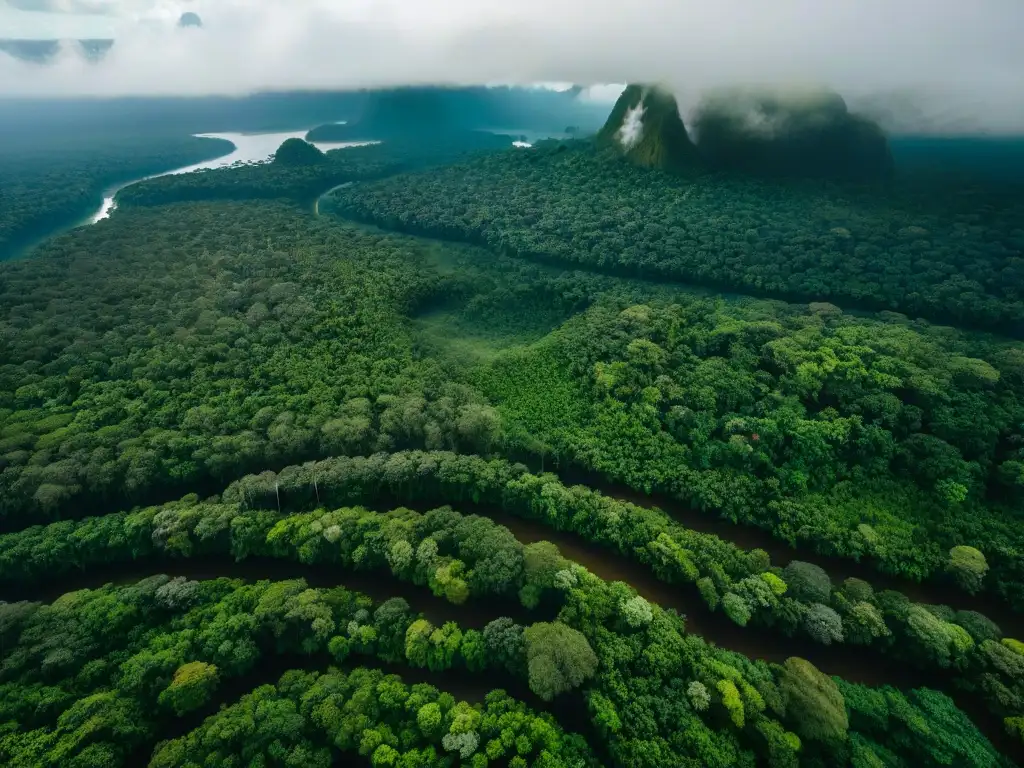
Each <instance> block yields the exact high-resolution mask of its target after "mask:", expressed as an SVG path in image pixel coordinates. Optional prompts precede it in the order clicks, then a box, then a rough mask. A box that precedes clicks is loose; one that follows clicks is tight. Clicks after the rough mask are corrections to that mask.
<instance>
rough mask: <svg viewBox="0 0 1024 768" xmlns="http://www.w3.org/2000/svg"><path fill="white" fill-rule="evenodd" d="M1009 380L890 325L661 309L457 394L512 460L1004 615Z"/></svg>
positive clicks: (1012, 526) (1013, 388) (1012, 424)
mask: <svg viewBox="0 0 1024 768" xmlns="http://www.w3.org/2000/svg"><path fill="white" fill-rule="evenodd" d="M1022 363H1024V357H1022V356H1021V350H1020V348H1019V345H1018V344H1016V343H1011V342H1003V341H998V340H995V339H987V338H982V337H977V336H972V335H961V334H957V333H953V332H945V331H938V330H933V329H930V328H927V327H917V326H915V325H913V324H910V323H907V322H906V321H903V320H900V319H898V318H893V319H891V320H888V321H880V320H876V319H863V318H857V317H852V316H848V315H844V314H842V313H840V312H839V311H838V310H837V309H836V308H835V307H833V306H831V305H812V306H811V307H810V309H799V308H796V307H792V306H787V305H779V304H775V303H766V302H750V303H741V302H738V303H735V304H726V303H723V302H714V301H709V300H699V299H695V298H689V299H687V298H686V297H684V296H677V297H676V301H674V302H673V303H671V304H668V303H661V302H656V303H655V302H652V303H648V304H636V305H631V304H630V303H629V302H623V301H605V302H601V303H600V304H598V305H597V306H595V307H593V308H592V309H590V310H589V311H587V312H585V313H583V314H581V315H579V316H577V317H575V318H573V319H572V320H571V321H569V322H568V323H566V324H565V325H564V326H563V327H562V328H560V329H559V330H558V331H557V332H556V333H554V334H552V335H551V337H549V338H548V339H546V340H545V341H543V342H542V343H540V344H538V345H535V346H534V347H533V348H531V349H530V350H529V351H527V352H523V351H515V352H514V353H509V354H507V355H504V356H500V357H498V358H497V359H495V360H494V361H493V362H492V363H490V364H489V365H488V366H487V367H486V368H485V369H484V370H483V371H482V372H481V373H480V374H479V376H478V377H477V382H478V383H479V385H480V388H481V389H482V390H483V391H484V393H486V394H488V395H489V396H490V397H491V398H492V399H493V400H494V401H496V402H497V403H498V405H499V410H500V412H501V414H502V416H503V417H504V420H505V424H504V429H505V430H506V431H507V432H508V433H509V434H510V435H513V436H520V435H521V436H522V437H521V438H520V441H521V442H522V443H523V444H524V445H527V446H531V445H532V446H536V445H543V446H546V450H547V451H549V452H555V453H557V454H560V455H562V456H568V457H571V458H572V459H574V460H575V461H577V462H580V463H583V464H585V465H586V466H588V467H590V468H593V469H596V470H598V471H599V472H601V473H602V474H604V475H606V476H609V477H612V478H615V479H617V480H621V481H624V482H626V483H628V484H629V485H631V486H633V487H635V488H640V489H643V490H646V491H651V490H658V491H661V492H663V493H667V494H670V495H673V496H675V497H676V498H679V499H682V500H685V501H686V502H688V503H690V504H691V505H693V506H694V507H697V508H700V509H703V510H708V511H717V512H718V513H719V514H721V515H723V516H724V517H726V518H728V519H730V520H733V521H739V522H744V523H753V524H756V525H758V526H761V527H763V528H767V529H770V530H772V531H773V532H774V533H775V534H776V535H777V536H778V537H780V538H783V539H786V540H788V541H790V542H793V543H799V544H800V545H803V546H811V547H813V548H815V549H817V550H818V551H821V552H824V553H828V554H838V555H843V556H847V557H853V558H856V559H862V558H864V559H871V560H872V561H874V562H876V563H877V564H878V565H879V566H880V567H881V568H883V569H885V570H887V571H890V572H893V573H900V574H903V575H906V576H909V577H911V578H915V579H921V578H925V577H928V576H931V575H932V574H939V573H942V572H944V571H946V570H950V571H951V573H952V576H953V577H955V580H956V581H957V582H958V583H959V584H961V585H962V586H965V587H968V588H969V589H970V590H972V591H973V590H977V589H978V588H979V587H981V586H984V587H986V588H989V589H992V590H994V591H996V592H999V593H1000V594H1002V595H1003V596H1004V597H1005V598H1006V599H1008V600H1010V601H1012V602H1014V603H1015V604H1018V605H1019V604H1020V603H1019V600H1020V596H1021V595H1024V571H1022V570H1021V566H1022V559H1021V552H1024V538H1022V535H1024V534H1022V529H1021V527H1020V526H1019V524H1018V523H1017V521H1018V520H1019V519H1020V515H1021V514H1022V511H1024V507H1022V506H1021V505H1022V502H1024V495H1022V494H1021V493H1020V490H1021V487H1022V486H1019V485H1018V484H1017V481H1016V478H1017V473H1016V467H1017V465H1018V464H1020V463H1021V457H1022V454H1021V453H1020V451H1021V447H1022V446H1024V436H1022V433H1021V432H1020V425H1021V424H1022V423H1024V421H1022V419H1024V387H1022V384H1024V380H1022V378H1021V374H1022V372H1024V368H1022V367H1021V364H1022ZM552 382H557V384H554V385H553V384H552ZM545 395H548V396H547V397H546V396H545ZM569 403H574V404H575V405H569ZM581 404H586V405H581ZM965 545H967V546H968V547H974V548H976V549H978V550H981V552H982V555H981V559H980V560H978V559H977V558H976V559H975V560H970V561H967V560H965V559H964V557H963V556H962V555H961V554H959V553H961V552H963V551H964V550H962V549H960V547H962V546H965ZM954 548H956V549H954ZM951 549H952V551H953V554H952V555H951V554H950V552H951Z"/></svg>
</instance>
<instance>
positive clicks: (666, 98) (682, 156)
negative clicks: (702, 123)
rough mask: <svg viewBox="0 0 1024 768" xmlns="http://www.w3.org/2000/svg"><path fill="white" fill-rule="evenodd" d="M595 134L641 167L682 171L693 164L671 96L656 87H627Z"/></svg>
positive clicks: (690, 147) (690, 144) (692, 153)
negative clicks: (602, 125)
mask: <svg viewBox="0 0 1024 768" xmlns="http://www.w3.org/2000/svg"><path fill="white" fill-rule="evenodd" d="M597 137H598V141H599V142H600V143H602V144H604V145H606V146H610V147H614V148H616V149H617V150H618V151H620V152H622V154H624V155H625V156H626V158H628V159H629V160H630V161H631V162H633V163H636V164H637V165H641V166H643V167H645V168H657V169H660V170H665V171H684V170H688V169H690V168H693V167H694V166H695V165H696V163H697V150H696V148H695V147H694V145H693V142H692V141H690V137H689V135H688V134H687V133H686V127H685V126H684V125H683V120H682V118H681V117H680V116H679V106H678V105H677V104H676V99H675V97H674V96H673V95H672V94H671V93H669V92H668V91H666V90H664V89H662V88H660V87H658V86H651V85H630V86H628V87H627V88H626V90H625V91H623V92H622V95H621V96H620V97H619V100H618V101H617V102H615V107H614V108H613V109H612V112H611V115H609V117H608V121H607V122H606V123H605V124H604V127H603V128H602V129H601V131H600V132H599V133H598V136H597Z"/></svg>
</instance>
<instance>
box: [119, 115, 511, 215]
mask: <svg viewBox="0 0 1024 768" xmlns="http://www.w3.org/2000/svg"><path fill="white" fill-rule="evenodd" d="M289 142H298V145H302V146H305V147H309V149H307V150H302V149H299V150H298V152H299V155H298V156H296V154H295V150H294V148H295V147H296V146H298V145H296V144H290V143H289ZM509 144H510V140H509V137H508V136H497V135H495V134H491V133H479V134H476V133H474V134H471V135H470V136H463V135H461V134H458V135H452V136H439V137H438V138H437V141H436V142H434V143H432V144H431V145H429V146H426V147H424V146H422V145H410V144H407V143H402V142H388V143H386V144H372V145H368V146H363V147H348V148H345V149H336V150H331V151H329V152H327V153H326V155H323V154H322V153H321V155H320V156H317V155H312V154H311V153H310V151H309V150H313V151H314V152H319V150H317V149H316V147H313V146H312V145H310V144H307V143H306V142H304V141H301V140H300V139H289V140H288V141H286V142H285V143H284V145H282V147H281V148H280V149H279V150H278V153H277V156H276V157H275V160H274V162H271V163H241V164H236V165H233V166H229V167H226V168H208V169H204V170H199V171H193V172H191V173H179V174H173V175H170V176H160V177H158V178H155V179H149V180H146V181H141V182H139V183H137V184H132V185H131V186H129V187H126V188H125V189H123V190H121V191H120V192H118V194H117V204H118V206H119V207H124V206H128V207H131V206H146V205H163V204H165V203H178V202H188V201H196V200H272V199H287V200H294V201H296V202H299V203H303V204H306V203H312V202H313V200H315V199H316V198H317V197H318V196H319V195H321V194H323V193H324V192H326V191H327V190H328V189H330V188H331V187H333V186H336V185H338V184H343V183H346V182H350V181H352V182H355V181H362V180H367V179H377V178H380V177H382V176H388V175H391V174H395V173H398V172H400V171H407V170H411V169H416V168H422V167H424V166H430V165H434V164H440V163H448V162H454V161H456V160H458V159H464V158H466V157H467V156H472V155H474V154H476V153H481V152H494V151H498V150H503V149H508V147H509ZM281 150H284V153H285V154H284V155H280V152H281Z"/></svg>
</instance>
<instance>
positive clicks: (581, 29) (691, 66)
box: [0, 0, 1024, 133]
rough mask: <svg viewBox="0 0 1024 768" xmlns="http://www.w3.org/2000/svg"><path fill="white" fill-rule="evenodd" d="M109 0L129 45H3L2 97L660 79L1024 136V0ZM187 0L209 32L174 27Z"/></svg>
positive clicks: (692, 97) (907, 122)
mask: <svg viewBox="0 0 1024 768" xmlns="http://www.w3.org/2000/svg"><path fill="white" fill-rule="evenodd" d="M47 2H48V3H49V4H58V5H67V6H69V7H70V6H74V5H76V4H85V5H104V3H103V2H102V0H47ZM19 3H20V4H21V5H23V6H24V5H26V4H32V0H19ZM43 4H47V3H46V2H44V0H35V3H34V5H36V6H38V5H43ZM109 4H110V5H116V6H117V8H116V9H115V10H113V11H111V12H112V13H114V15H115V16H116V17H117V18H116V20H115V22H116V23H115V27H116V30H117V33H116V34H117V43H116V45H115V46H114V47H113V49H112V50H111V51H110V53H109V54H108V55H107V56H106V57H105V58H104V59H103V60H102V61H101V62H99V63H93V64H89V63H87V62H85V61H83V60H81V59H79V58H77V57H76V56H75V55H74V54H73V53H71V51H70V49H69V50H68V51H66V52H65V53H64V55H62V56H60V57H59V58H58V59H57V60H56V61H55V62H53V63H52V64H51V65H48V66H38V65H35V66H33V65H29V64H26V63H24V62H19V61H16V60H14V59H12V58H10V57H5V56H3V55H0V95H8V96H14V95H17V96H64V95H96V96H115V95H137V94H167V95H171V94H175V95H177V94H240V93H246V92H251V91H254V90H260V89H291V88H349V87H373V86H386V85H395V84H419V83H453V84H477V83H489V82H524V83H525V82H536V81H570V82H577V83H582V84H587V85H589V84H598V83H621V82H625V81H645V82H651V81H654V82H662V83H664V84H666V85H668V86H670V87H671V88H672V89H673V90H674V91H675V92H676V94H677V96H678V97H679V100H680V103H681V104H682V105H683V109H684V112H685V111H687V110H688V109H691V108H692V106H693V105H694V104H695V103H696V101H697V100H698V99H699V98H700V94H701V93H702V92H704V91H705V90H707V89H709V88H714V87H717V86H723V85H735V84H768V85H780V84H781V85H787V86H793V85H801V84H806V85H819V84H820V85H827V86H830V87H832V88H835V89H836V90H838V91H839V92H840V93H842V94H843V96H844V97H845V98H846V99H847V102H848V103H849V104H850V105H851V107H852V108H854V109H861V110H868V111H870V112H871V113H872V114H874V115H878V116H880V117H882V118H883V120H884V122H885V123H886V124H887V125H889V126H896V127H899V128H901V129H904V130H928V131H936V132H972V131H993V132H1004V133H1009V132H1021V133H1024V78H1022V77H1021V73H1022V72H1024V46H1021V45H1020V42H1019V34H1020V30H1021V29H1024V2H1021V0H971V1H970V2H968V1H967V0H948V2H935V0H828V2H823V1H822V0H773V2H750V1H749V0H715V1H714V2H709V1H708V0H701V2H695V1H694V0H632V2H630V3H621V2H617V1H616V2H610V1H608V0H562V2H560V3H555V4H552V3H550V2H547V0H545V1H544V2H541V0H519V2H515V3H510V2H507V0H503V1H502V2H496V1H495V0H346V2H344V3H341V2H336V0H293V2H287V3H286V2H282V1H281V0H206V1H205V2H204V1H203V0H196V1H195V2H187V3H186V2H177V3H174V2H159V1H156V0H154V1H151V2H145V0H142V1H141V2H139V1H134V2H133V1H131V0H122V2H119V3H118V2H115V0H110V2H109ZM147 9H150V10H147ZM185 10H193V11H195V12H196V13H198V14H199V15H200V16H201V17H202V20H203V25H204V26H203V28H202V29H178V28H176V27H175V25H174V21H176V19H177V16H178V15H180V13H181V12H183V11H185Z"/></svg>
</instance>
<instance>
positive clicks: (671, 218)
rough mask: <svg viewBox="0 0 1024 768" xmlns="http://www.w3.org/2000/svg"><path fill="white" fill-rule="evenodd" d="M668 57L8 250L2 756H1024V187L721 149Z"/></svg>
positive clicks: (258, 170)
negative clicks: (683, 99) (536, 132)
mask: <svg viewBox="0 0 1024 768" xmlns="http://www.w3.org/2000/svg"><path fill="white" fill-rule="evenodd" d="M652 94H653V95H652ZM666 98H667V99H671V97H670V96H667V97H666V96H665V95H663V94H658V93H656V92H653V91H651V90H649V89H647V88H646V87H640V88H636V89H634V90H633V91H628V92H627V94H625V95H624V99H625V100H624V101H623V102H621V104H620V107H617V108H616V110H615V111H613V114H612V117H611V119H610V121H609V126H610V127H609V128H608V130H606V131H604V132H602V133H599V134H598V135H597V136H596V137H594V138H574V139H570V140H564V141H562V140H555V141H549V142H541V143H540V144H538V145H537V146H535V147H534V148H525V149H524V148H510V147H509V144H510V141H511V140H510V136H507V135H506V136H496V135H494V134H489V133H485V132H476V131H470V130H466V129H465V128H464V127H461V126H460V127H458V128H456V129H452V130H438V131H434V132H431V134H430V136H429V140H426V139H424V140H423V141H416V140H415V138H413V137H405V138H395V139H392V140H385V141H383V143H380V144H374V145H369V146H362V147H350V148H345V149H336V150H332V151H329V152H326V153H324V152H320V151H319V150H317V149H316V148H315V147H313V146H312V145H310V144H308V143H306V142H304V141H301V140H298V139H292V140H289V141H288V142H286V143H285V144H283V145H282V146H281V147H280V148H279V149H278V151H277V153H276V154H275V155H274V157H273V158H272V159H271V160H270V161H268V162H264V163H253V164H244V165H238V166H232V167H226V168H219V169H216V170H207V171H200V172H194V173H188V174H179V175H171V176H165V177H160V178H155V179H150V180H147V181H144V182H141V183H138V184H133V185H131V186H128V187H126V188H125V189H123V190H121V191H120V193H119V194H118V196H117V209H116V210H115V211H114V213H113V215H112V216H111V217H110V218H109V219H108V220H104V221H102V222H100V223H98V224H96V225H93V226H88V227H82V228H78V229H75V230H72V231H68V232H66V233H65V234H62V235H59V236H56V237H53V238H50V239H47V240H46V241H45V242H43V243H42V244H40V245H38V246H37V247H35V248H34V249H33V250H32V251H31V252H30V253H28V254H27V255H26V256H25V257H24V258H21V259H18V260H15V261H11V262H7V263H4V264H2V265H0V599H2V602H0V661H2V663H0V763H3V764H5V765H13V766H58V765H59V766H72V768H87V767H88V768H92V767H93V766H104V768H106V766H119V765H125V766H135V765H149V766H153V768H164V767H165V766H166V767H167V768H170V766H193V765H194V766H207V765H209V766H236V765H237V766H241V765H259V766H272V765H273V766H303V767H304V768H305V766H317V767H319V766H328V765H346V764H358V765H373V766H401V767H402V768H413V767H416V768H419V767H420V766H456V765H465V766H474V768H484V767H485V766H492V765H493V766H515V768H525V767H526V766H543V767H545V768H554V767H556V766H565V767H566V768H570V767H571V768H584V767H589V766H630V767H631V768H662V767H663V766H686V767H687V768H691V767H692V768H698V767H700V768H705V767H709V766H710V767H719V766H720V767H721V768H726V767H730V768H731V767H732V766H743V767H749V768H753V767H754V766H761V765H766V766H772V767H773V768H796V767H797V766H809V767H811V768H829V767H831V766H853V767H855V768H864V767H867V766H886V767H890V766H891V767H897V768H903V767H906V768H916V767H917V766H932V765H935V766H956V767H957V768H961V767H968V766H970V767H971V768H975V767H977V768H997V767H998V768H1012V766H1014V765H1017V764H1018V762H1016V761H1019V760H1020V759H1021V757H1022V754H1024V642H1022V639H1024V598H1022V596H1024V506H1022V505H1024V345H1022V344H1024V343H1022V341H1021V334H1022V333H1024V326H1022V325H1021V321H1022V320H1024V317H1022V313H1024V308H1022V306H1024V305H1022V304H1021V299H1020V296H1019V291H1020V290H1024V274H1021V269H1022V267H1021V265H1022V264H1024V258H1022V253H1021V251H1022V249H1024V230H1021V229H1020V227H1021V226H1022V225H1021V223H1020V222H1021V221H1024V216H1022V214H1024V196H1022V195H1021V191H1022V190H1021V188H1020V187H1019V186H1013V185H1012V183H1009V182H1008V181H1007V180H1005V179H999V178H995V177H993V176H992V175H990V174H989V175H978V176H974V177H971V178H972V181H971V183H970V184H969V185H965V184H964V183H963V179H964V178H965V177H964V176H963V175H960V174H959V173H958V175H956V176H955V180H954V177H953V176H952V175H950V176H946V175H943V174H941V173H940V174H936V173H934V172H933V169H931V168H929V169H927V170H926V169H925V165H926V164H925V163H923V162H917V163H916V164H914V165H913V166H912V167H911V168H909V169H908V168H903V169H901V166H900V164H899V153H898V152H895V151H894V152H893V155H892V156H893V157H894V158H895V165H894V167H893V168H892V173H891V174H889V173H888V172H886V173H885V174H883V175H882V176H883V177H884V178H883V177H879V178H873V179H870V180H864V179H850V178H845V177H843V173H841V172H840V171H841V169H842V168H843V167H844V166H843V162H844V161H843V158H842V157H839V158H837V159H836V165H835V168H837V169H840V171H837V177H836V178H821V177H817V178H811V177H808V176H807V175H805V174H802V173H799V172H796V171H798V170H799V169H796V171H794V172H793V173H786V174H779V173H776V172H775V171H774V170H773V169H774V168H777V167H778V166H777V165H772V163H775V162H781V163H788V160H787V159H786V158H788V157H790V156H791V155H790V154H787V153H792V151H793V150H792V145H790V144H785V143H782V144H779V145H777V146H775V147H772V148H770V149H765V148H764V147H763V146H762V147H761V148H760V149H759V150H758V152H759V153H761V154H758V155H757V157H759V158H762V160H759V161H758V162H759V163H762V162H763V163H767V164H766V165H765V164H761V165H757V166H756V167H752V166H750V165H748V164H747V163H749V162H751V161H749V159H747V160H743V162H739V161H737V165H735V166H734V167H730V168H724V169H723V168H716V167H714V164H713V163H710V162H709V161H708V160H707V157H708V155H707V154H706V152H707V145H706V144H705V149H704V150H701V142H700V141H699V140H698V141H694V142H692V145H688V148H687V149H685V150H684V151H678V147H677V148H676V149H671V148H670V147H668V148H667V147H666V146H665V145H664V144H663V143H661V142H660V140H661V139H662V138H664V137H666V136H668V137H670V138H671V137H672V136H675V137H676V138H677V139H681V138H682V137H680V136H679V134H678V131H679V130H680V129H681V130H683V132H684V134H685V131H686V128H685V127H684V126H683V123H682V121H681V120H679V121H678V123H677V119H678V117H679V116H678V114H675V113H674V112H673V110H674V109H675V107H674V100H672V101H671V103H670V104H669V102H668V101H667V100H666ZM666 104H669V106H670V107H671V108H670V109H669V108H668V107H666ZM833 106H834V104H833ZM659 109H662V110H665V111H663V112H662V113H661V115H660V116H658V115H657V110H659ZM631 110H632V111H635V113H636V115H641V112H646V111H647V110H651V111H650V112H649V113H647V114H648V122H647V123H646V125H647V126H648V127H651V126H657V127H656V128H654V129H653V130H656V133H655V134H653V137H654V139H655V140H654V141H647V142H646V143H645V142H644V141H643V138H644V135H643V130H644V125H645V123H644V121H643V119H641V118H637V117H635V118H632V119H635V120H638V122H637V126H639V128H638V130H639V131H640V133H639V134H638V135H637V137H636V139H637V140H636V141H635V142H633V143H629V142H627V143H626V144H623V143H622V142H621V135H622V134H621V131H620V129H621V127H622V125H623V124H629V120H630V119H631V118H629V117H628V115H629V113H630V111H631ZM835 114H837V115H838V114H839V111H838V110H837V111H836V112H835ZM641 117H642V115H641ZM652 117H657V119H656V120H654V119H652ZM673 118H675V119H673ZM837 119H839V118H837ZM845 120H847V118H845V117H844V118H841V120H840V122H843V121H845ZM849 120H850V121H852V122H851V124H852V123H853V122H856V120H855V118H852V117H851V118H849ZM844 124H845V123H844ZM830 130H831V129H830ZM858 130H860V129H858ZM865 130H866V129H865ZM869 133H870V132H869ZM706 135H707V134H705V137H706ZM858 135H860V134H858ZM872 136H873V134H872ZM651 137H652V134H648V135H647V138H648V139H651ZM872 140H873V139H872ZM687 141H689V139H688V138H687ZM627 144H628V146H627ZM186 145H187V143H186ZM717 146H719V147H720V148H721V147H722V146H724V145H722V144H719V145H717ZM830 146H832V147H833V150H831V151H833V152H834V153H839V154H840V155H843V153H845V152H847V151H849V152H856V151H859V149H857V147H858V146H860V145H859V144H856V142H854V143H853V144H848V145H842V144H841V142H840V144H832V145H830ZM837 146H838V147H840V148H838V149H836V148H835V147H837ZM842 146H847V149H842ZM631 148H639V151H638V152H630V151H629V150H630V149H631ZM722 151H726V150H722ZM886 151H887V152H888V150H886ZM702 152H704V153H705V154H702ZM763 152H777V153H778V154H777V155H776V157H778V158H782V159H781V160H778V161H776V160H772V161H771V162H768V161H767V160H763V158H764V157H765V155H764V154H763ZM924 154H926V153H923V152H922V153H921V156H920V157H918V160H919V161H920V160H921V158H922V157H923V156H924ZM730 156H733V155H730ZM886 156H887V157H888V154H886ZM102 157H103V155H95V156H94V155H90V154H89V153H83V154H82V157H81V158H76V161H75V163H74V164H70V163H69V164H68V165H67V166H65V167H64V170H62V171H61V173H62V174H69V173H72V172H78V171H75V170H74V169H77V168H99V167H102V163H101V161H100V160H101V159H102ZM89 158H94V159H89ZM95 158H100V159H95ZM86 161H87V162H86ZM53 162H54V163H55V164H56V163H58V160H57V159H55V160H54V161H53ZM786 167H787V168H790V169H792V165H789V164H787V165H786ZM960 170H961V171H962V170H963V169H960ZM37 178H43V177H42V176H39V177H37ZM937 179H938V180H939V181H937ZM943 179H945V181H942V180H943ZM40 189H46V187H45V185H43V186H41V187H40ZM26 205H27V204H26Z"/></svg>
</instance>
